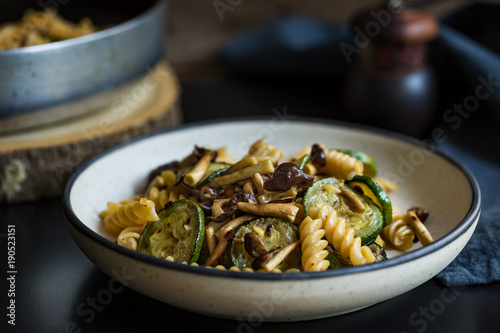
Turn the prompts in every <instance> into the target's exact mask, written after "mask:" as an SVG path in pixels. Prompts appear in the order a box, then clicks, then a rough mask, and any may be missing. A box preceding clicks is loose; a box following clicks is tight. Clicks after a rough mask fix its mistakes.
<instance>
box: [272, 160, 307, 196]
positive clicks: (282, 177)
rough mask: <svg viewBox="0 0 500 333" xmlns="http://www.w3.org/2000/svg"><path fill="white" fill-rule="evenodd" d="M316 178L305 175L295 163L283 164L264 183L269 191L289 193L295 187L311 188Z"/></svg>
mask: <svg viewBox="0 0 500 333" xmlns="http://www.w3.org/2000/svg"><path fill="white" fill-rule="evenodd" d="M313 182H314V177H313V176H311V175H308V174H306V173H304V171H302V170H300V168H299V167H298V166H297V165H296V164H295V163H289V162H287V163H282V164H280V165H279V166H278V167H277V168H276V170H275V171H274V174H273V177H272V178H271V179H269V180H267V181H265V182H264V189H265V190H267V191H281V192H284V191H288V190H289V189H291V188H292V187H293V186H311V185H312V183H313Z"/></svg>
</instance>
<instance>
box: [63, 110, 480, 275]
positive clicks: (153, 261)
mask: <svg viewBox="0 0 500 333" xmlns="http://www.w3.org/2000/svg"><path fill="white" fill-rule="evenodd" d="M271 119H272V118H271V117H238V118H223V119H217V120H208V121H200V122H195V123H190V124H186V125H182V126H178V127H175V128H171V129H167V130H164V131H160V132H156V133H152V134H148V135H145V136H141V137H138V138H135V139H132V140H130V141H127V142H124V143H122V144H119V145H117V146H114V147H112V148H110V149H108V150H105V151H103V152H101V153H99V154H97V155H96V156H94V157H93V158H91V159H90V160H88V161H87V162H86V163H84V164H82V165H81V166H80V167H79V168H78V169H76V170H75V171H74V172H73V174H72V175H71V176H70V178H69V179H68V181H67V183H66V186H65V189H64V193H63V197H62V210H63V213H64V217H65V219H66V221H67V222H68V223H70V224H71V225H72V226H73V227H74V228H76V230H78V231H79V232H80V233H82V234H83V235H85V236H86V237H87V238H89V239H91V240H92V241H94V242H96V243H98V244H99V245H101V246H104V247H106V248H107V249H109V250H112V251H116V252H118V253H119V254H121V255H124V256H126V257H129V258H131V259H134V260H138V261H141V262H144V263H147V264H150V265H153V266H157V267H163V268H167V269H172V270H177V271H183V272H186V273H193V274H201V275H206V276H218V277H221V278H231V279H233V278H239V279H247V280H276V281H278V280H304V279H307V280H311V279H319V278H331V277H335V276H344V275H349V274H359V273H364V272H371V271H374V270H379V269H385V268H388V267H393V266H397V265H399V264H402V263H406V262H409V261H413V260H416V259H419V258H422V257H424V256H426V255H429V254H431V253H433V252H435V251H437V250H439V249H441V248H443V247H445V246H446V245H448V244H449V243H451V242H452V241H453V240H455V239H457V238H458V237H460V236H461V235H463V234H464V233H465V232H467V230H469V228H470V227H472V225H473V224H474V221H475V220H476V219H477V218H478V217H479V214H480V203H481V192H480V189H479V185H478V183H477V180H476V179H475V177H474V176H473V175H472V174H471V172H470V171H469V170H468V169H467V168H466V167H464V166H463V165H461V164H460V163H458V162H457V161H456V160H454V159H453V158H451V157H450V156H448V155H446V154H445V153H443V152H441V151H439V150H429V149H428V148H426V147H425V146H424V145H423V144H421V143H420V142H415V141H416V139H415V138H412V137H409V136H406V135H404V134H400V133H396V132H391V131H388V130H385V129H380V128H374V127H370V126H366V125H361V124H355V123H348V122H343V121H337V120H329V119H320V118H309V117H295V118H294V119H292V120H288V121H290V122H294V123H313V124H314V123H321V124H327V125H332V126H336V127H340V128H352V129H357V130H362V131H366V132H369V133H373V134H379V135H383V136H386V137H390V138H393V139H398V140H400V141H404V142H406V143H409V144H412V145H414V146H416V147H419V148H422V149H425V150H427V151H431V152H432V153H433V154H437V155H438V156H440V157H442V158H443V159H445V160H446V161H448V162H449V163H450V164H452V165H453V166H455V167H456V168H458V169H459V170H460V171H461V172H462V173H463V174H464V175H465V177H466V178H467V180H468V181H469V184H470V187H471V191H472V200H471V205H470V207H469V210H468V212H467V214H466V215H465V217H464V218H463V219H462V221H460V223H459V224H458V225H457V226H456V227H455V228H454V229H453V230H451V231H450V232H449V233H448V234H446V235H445V236H443V237H442V238H440V239H438V240H437V241H435V242H434V243H432V244H429V245H427V246H425V247H422V248H419V249H417V250H415V251H412V252H409V253H405V254H403V255H400V256H398V257H396V258H391V259H389V260H386V261H381V262H378V263H374V264H370V265H364V266H356V267H346V268H343V269H336V270H327V271H323V272H296V273H281V274H276V273H261V272H258V273H250V272H234V271H228V270H218V269H209V268H205V267H197V266H191V265H186V264H182V263H178V262H169V261H166V260H164V259H160V258H156V257H153V256H150V255H147V254H144V253H140V252H136V251H133V250H131V249H128V248H125V247H123V246H120V245H118V244H117V243H115V242H112V241H110V240H108V239H106V238H105V237H103V236H101V235H99V234H98V233H96V232H94V231H93V230H91V229H90V228H89V227H87V226H86V225H85V224H84V223H83V222H82V221H80V220H79V219H78V217H77V216H76V214H75V213H74V212H73V209H72V208H71V203H70V194H71V189H72V186H73V184H74V182H75V181H76V179H77V178H78V177H79V175H80V174H82V173H83V171H84V170H85V169H86V168H87V167H89V166H90V165H91V164H93V163H94V162H96V161H97V160H99V159H101V158H103V157H104V156H106V155H108V154H110V153H112V152H114V151H116V150H119V149H122V148H124V147H126V146H128V145H130V144H133V143H135V142H137V141H142V140H145V139H148V138H151V137H154V136H158V135H164V134H167V133H175V132H179V131H184V130H188V129H193V128H196V127H209V126H213V125H219V124H227V123H235V122H252V121H255V122H258V121H263V120H271Z"/></svg>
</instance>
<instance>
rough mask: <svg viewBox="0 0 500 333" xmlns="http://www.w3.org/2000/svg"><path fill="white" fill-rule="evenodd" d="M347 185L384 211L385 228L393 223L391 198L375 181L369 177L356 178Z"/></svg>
mask: <svg viewBox="0 0 500 333" xmlns="http://www.w3.org/2000/svg"><path fill="white" fill-rule="evenodd" d="M346 184H347V185H349V186H350V187H352V188H353V189H355V190H356V191H358V192H359V193H362V194H364V195H366V196H367V197H369V198H370V199H372V201H373V202H374V203H375V204H376V205H377V206H378V207H379V208H380V210H382V215H383V216H384V226H387V225H389V224H391V223H392V203H391V199H389V196H388V195H387V194H386V193H385V191H384V189H382V186H380V185H379V184H378V183H377V182H376V181H375V180H374V179H372V178H370V177H368V176H354V178H353V179H351V180H350V181H347V182H346Z"/></svg>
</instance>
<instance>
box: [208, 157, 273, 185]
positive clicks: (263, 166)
mask: <svg viewBox="0 0 500 333" xmlns="http://www.w3.org/2000/svg"><path fill="white" fill-rule="evenodd" d="M271 172H274V166H273V163H272V162H271V160H264V161H262V162H259V163H257V164H254V165H251V166H248V167H246V168H243V169H240V170H236V171H235V172H233V173H230V174H227V175H224V176H220V177H216V178H215V179H214V180H212V181H211V182H210V186H212V187H222V186H226V185H231V184H234V183H236V182H239V181H240V180H244V179H250V178H252V176H253V175H254V174H255V173H260V174H266V173H271Z"/></svg>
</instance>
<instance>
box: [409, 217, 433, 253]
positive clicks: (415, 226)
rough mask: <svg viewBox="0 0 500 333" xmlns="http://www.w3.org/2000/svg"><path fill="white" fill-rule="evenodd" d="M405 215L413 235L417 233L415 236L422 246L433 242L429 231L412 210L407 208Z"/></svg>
mask: <svg viewBox="0 0 500 333" xmlns="http://www.w3.org/2000/svg"><path fill="white" fill-rule="evenodd" d="M406 216H407V217H408V218H407V219H406V221H407V222H408V225H409V226H410V228H411V229H412V230H413V231H414V232H415V235H417V238H418V240H419V241H420V243H422V246H426V245H429V244H430V243H432V242H434V239H433V238H432V236H431V233H430V232H429V230H427V228H426V227H425V225H424V224H423V223H422V221H420V219H419V218H418V216H417V214H416V213H415V211H414V210H412V209H408V211H407V213H406Z"/></svg>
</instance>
